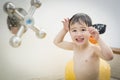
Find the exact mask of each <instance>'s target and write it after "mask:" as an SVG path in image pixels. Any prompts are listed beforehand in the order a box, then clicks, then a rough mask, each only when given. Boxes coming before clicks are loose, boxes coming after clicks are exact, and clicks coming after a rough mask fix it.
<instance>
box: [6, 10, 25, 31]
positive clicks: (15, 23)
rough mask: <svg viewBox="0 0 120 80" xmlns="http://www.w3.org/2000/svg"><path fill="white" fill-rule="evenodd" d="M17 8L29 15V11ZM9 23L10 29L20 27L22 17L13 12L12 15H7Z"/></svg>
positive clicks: (23, 13)
mask: <svg viewBox="0 0 120 80" xmlns="http://www.w3.org/2000/svg"><path fill="white" fill-rule="evenodd" d="M16 10H18V12H20V13H21V14H22V15H23V16H25V15H27V12H26V11H25V10H24V9H22V8H16ZM7 25H8V29H9V30H10V31H11V29H12V27H17V28H20V27H21V23H20V19H19V18H18V17H16V16H15V15H14V14H11V16H8V17H7Z"/></svg>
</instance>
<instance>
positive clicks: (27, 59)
mask: <svg viewBox="0 0 120 80" xmlns="http://www.w3.org/2000/svg"><path fill="white" fill-rule="evenodd" d="M8 1H10V2H13V3H14V4H15V5H16V7H20V8H24V9H25V10H26V11H28V10H29V8H30V6H31V5H30V0H0V80H33V79H36V80H40V79H42V78H44V79H42V80H50V79H51V80H62V79H64V69H65V65H66V63H67V61H69V60H70V59H71V58H72V52H71V51H66V50H63V49H60V48H58V47H56V46H55V45H54V44H53V40H54V38H55V36H56V34H57V33H58V32H59V31H60V29H61V28H62V27H63V26H62V23H61V21H62V20H63V19H64V18H66V17H68V18H70V17H71V16H72V15H74V14H76V13H79V12H80V13H81V12H82V13H86V14H88V15H89V16H90V17H91V18H92V20H93V24H94V23H103V24H106V25H107V29H106V32H105V33H104V34H103V35H101V37H102V38H103V40H105V42H106V43H107V44H108V45H110V46H111V47H117V48H120V36H119V34H120V31H119V30H120V22H119V21H120V8H119V7H120V5H119V3H120V1H119V0H99V1H98V0H41V3H42V6H41V7H40V8H38V9H37V10H36V11H35V13H34V15H33V18H34V20H35V26H36V27H38V28H39V29H40V28H44V29H45V30H46V32H47V36H46V38H44V39H39V38H37V37H36V35H35V33H34V32H33V31H32V30H30V29H29V30H28V31H27V32H26V33H25V34H24V35H23V36H22V44H21V46H20V47H18V48H13V47H11V46H10V45H9V39H10V38H11V37H12V36H13V35H12V34H11V33H10V31H9V30H8V27H7V24H6V18H7V14H6V13H5V12H4V11H3V5H4V4H5V3H6V2H8ZM66 40H70V37H69V34H68V35H67V36H66ZM117 57H118V56H117ZM115 59H116V58H115ZM117 60H118V59H117ZM113 62H114V68H116V67H117V70H116V71H117V73H114V72H112V74H115V75H116V74H117V77H119V76H120V65H118V63H115V62H116V61H113ZM111 64H113V63H111ZM115 65H117V66H116V67H115ZM112 71H113V70H112ZM45 78H46V79H45ZM47 78H48V79H47Z"/></svg>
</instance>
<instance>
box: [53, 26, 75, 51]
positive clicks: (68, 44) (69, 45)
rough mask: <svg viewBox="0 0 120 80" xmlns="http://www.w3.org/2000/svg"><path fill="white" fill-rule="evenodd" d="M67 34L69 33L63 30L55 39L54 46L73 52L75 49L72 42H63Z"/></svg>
mask: <svg viewBox="0 0 120 80" xmlns="http://www.w3.org/2000/svg"><path fill="white" fill-rule="evenodd" d="M67 32H68V31H67V30H65V29H64V28H63V29H62V30H61V31H60V32H59V33H58V34H57V36H56V37H55V39H54V44H55V45H56V46H58V47H60V48H63V49H67V50H72V49H73V45H72V42H67V41H63V40H64V37H65V35H66V34H67Z"/></svg>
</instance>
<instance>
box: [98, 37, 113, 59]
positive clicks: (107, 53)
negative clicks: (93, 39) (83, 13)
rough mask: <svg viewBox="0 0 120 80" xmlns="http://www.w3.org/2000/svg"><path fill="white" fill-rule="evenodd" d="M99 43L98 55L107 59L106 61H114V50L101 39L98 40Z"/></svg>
mask: <svg viewBox="0 0 120 80" xmlns="http://www.w3.org/2000/svg"><path fill="white" fill-rule="evenodd" d="M97 42H98V45H99V46H98V50H97V49H96V50H97V52H98V55H99V56H100V57H101V58H103V59H105V60H112V59H113V52H112V49H111V48H110V47H109V46H108V45H107V44H106V43H105V42H104V41H103V40H102V39H101V38H100V37H99V39H98V40H97Z"/></svg>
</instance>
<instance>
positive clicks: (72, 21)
mask: <svg viewBox="0 0 120 80" xmlns="http://www.w3.org/2000/svg"><path fill="white" fill-rule="evenodd" d="M80 21H82V22H85V24H86V25H88V26H92V20H91V18H90V17H89V16H88V15H87V14H84V13H77V14H75V15H73V16H72V17H71V18H70V20H69V28H70V25H73V24H75V23H76V22H79V23H80Z"/></svg>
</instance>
